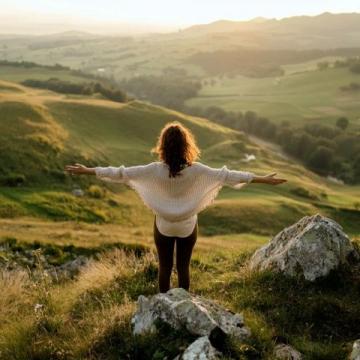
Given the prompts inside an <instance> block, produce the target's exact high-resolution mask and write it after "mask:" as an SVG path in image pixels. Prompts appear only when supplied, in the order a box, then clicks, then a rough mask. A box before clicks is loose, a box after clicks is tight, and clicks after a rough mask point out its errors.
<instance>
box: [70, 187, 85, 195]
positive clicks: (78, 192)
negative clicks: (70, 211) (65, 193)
mask: <svg viewBox="0 0 360 360" xmlns="http://www.w3.org/2000/svg"><path fill="white" fill-rule="evenodd" d="M72 194H73V195H74V196H84V191H83V190H81V189H74V190H73V191H72Z"/></svg>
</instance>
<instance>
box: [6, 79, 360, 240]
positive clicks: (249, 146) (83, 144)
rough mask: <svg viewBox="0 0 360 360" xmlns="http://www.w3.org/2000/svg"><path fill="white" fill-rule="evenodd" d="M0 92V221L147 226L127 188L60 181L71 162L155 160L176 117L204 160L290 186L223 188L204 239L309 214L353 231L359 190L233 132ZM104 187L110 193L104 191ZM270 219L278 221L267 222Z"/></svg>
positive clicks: (267, 228) (134, 108) (14, 90)
mask: <svg viewBox="0 0 360 360" xmlns="http://www.w3.org/2000/svg"><path fill="white" fill-rule="evenodd" d="M0 87H2V88H6V91H4V92H2V93H1V95H0V111H1V114H2V118H1V119H2V120H1V124H0V126H1V132H0V134H1V135H0V136H1V152H2V154H4V156H2V157H1V183H2V185H3V186H2V187H1V188H0V196H1V199H2V201H1V203H0V214H1V216H2V217H17V216H24V215H28V216H37V217H42V218H49V219H53V220H80V221H87V222H93V221H97V222H100V223H112V222H115V223H119V224H125V223H126V222H127V221H129V218H131V214H132V215H134V214H139V215H141V216H140V219H139V220H140V222H141V223H143V224H144V225H146V224H150V221H151V213H150V212H149V211H148V209H145V208H143V207H142V206H141V201H140V200H139V199H138V198H137V196H136V194H134V193H132V191H131V190H130V189H127V188H126V187H125V186H124V185H121V184H120V185H105V184H104V183H100V182H99V181H97V180H96V179H94V178H88V177H75V178H74V177H70V176H66V175H65V174H64V172H63V166H64V165H65V164H66V163H70V162H83V163H86V164H88V165H92V166H95V165H103V166H106V165H109V164H112V165H120V164H125V165H127V166H131V165H135V164H139V163H146V162H150V161H154V160H155V159H154V158H153V157H152V155H151V154H150V149H151V147H152V146H153V145H154V144H155V141H156V138H157V136H158V134H159V131H160V129H161V128H162V127H163V125H164V124H165V123H166V122H168V121H170V120H175V119H177V120H180V121H182V122H183V123H184V124H185V125H186V126H188V127H189V128H190V129H191V130H192V131H193V132H194V134H195V136H196V138H197V139H198V143H199V146H200V148H201V149H202V154H201V161H203V162H205V163H207V164H210V165H212V166H222V165H223V164H227V165H228V167H229V168H233V169H244V170H251V171H254V172H256V173H258V174H265V173H269V172H271V171H274V170H275V171H277V172H278V174H279V176H283V177H285V178H287V179H288V183H286V184H285V185H282V186H281V187H269V186H264V185H263V186H261V185H256V184H255V185H251V186H249V187H248V188H247V189H245V190H243V191H235V190H234V189H230V188H224V189H223V190H222V192H221V194H220V196H219V199H218V201H217V203H216V205H215V206H214V207H212V208H209V209H207V210H206V211H205V212H204V213H203V214H202V215H201V217H200V221H201V223H203V224H204V225H206V226H204V227H203V230H201V231H203V233H204V234H207V235H220V234H232V233H255V234H258V235H270V234H273V233H274V231H278V230H280V229H281V228H282V227H284V226H286V225H289V224H291V223H292V222H294V221H296V219H298V218H299V217H301V216H302V215H305V214H311V213H314V212H315V211H320V212H323V213H324V214H329V215H332V216H334V217H335V218H336V219H338V220H339V221H341V222H343V223H344V226H345V228H346V230H347V231H349V232H350V233H352V234H356V233H357V231H358V230H359V228H358V226H359V225H358V222H357V221H356V216H357V215H358V210H357V208H358V204H357V202H356V194H357V193H358V191H359V189H358V187H348V186H341V185H334V184H332V183H330V182H328V181H327V180H325V179H323V178H321V177H319V176H317V175H315V174H314V173H312V172H310V171H308V170H305V169H304V168H303V167H302V166H300V165H296V164H294V163H293V162H292V160H289V159H288V160H287V159H285V158H283V157H281V156H280V154H276V152H273V151H270V150H269V149H266V150H265V149H263V148H261V147H260V146H259V145H256V144H254V143H251V141H250V140H249V139H248V138H247V137H246V136H245V135H244V134H242V133H240V132H238V131H234V130H231V129H228V128H225V127H222V126H220V125H216V124H214V123H212V122H210V121H208V120H206V119H203V118H196V117H191V116H186V115H184V114H181V113H179V112H175V111H172V110H169V109H165V108H162V107H158V106H153V105H149V104H145V103H141V102H138V101H132V102H129V103H126V104H119V103H115V102H111V101H107V100H104V99H90V98H87V97H82V96H76V97H71V96H67V95H59V94H55V93H51V92H47V91H43V90H34V89H29V88H26V87H24V86H21V85H17V84H14V83H10V82H4V81H2V82H1V83H0ZM245 153H248V154H254V155H255V156H256V161H253V162H250V163H246V162H244V160H243V159H244V154H245ZM94 185H96V186H97V187H98V188H99V189H98V188H97V187H96V186H95V187H94ZM14 186H15V187H14ZM105 186H108V187H109V189H110V190H108V191H102V189H103V188H105ZM74 187H82V188H83V189H84V190H85V191H86V196H84V197H80V198H77V197H75V196H73V195H72V194H71V191H72V189H73V188H74ZM304 190H305V191H304ZM114 191H115V192H114ZM127 212H128V214H127ZM269 213H271V214H273V215H274V216H275V217H276V218H277V221H276V222H274V221H268V220H269V217H266V214H269ZM145 214H146V215H145ZM259 214H264V216H259ZM239 218H241V219H243V221H241V222H239V221H238V220H237V219H239Z"/></svg>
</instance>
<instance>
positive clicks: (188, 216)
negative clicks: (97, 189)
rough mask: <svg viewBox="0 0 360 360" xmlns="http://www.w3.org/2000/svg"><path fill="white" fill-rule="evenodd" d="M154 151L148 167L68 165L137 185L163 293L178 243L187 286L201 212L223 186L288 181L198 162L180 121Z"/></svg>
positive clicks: (72, 169)
mask: <svg viewBox="0 0 360 360" xmlns="http://www.w3.org/2000/svg"><path fill="white" fill-rule="evenodd" d="M152 152H153V153H156V154H158V156H159V161H154V162H151V163H149V164H146V165H136V166H129V167H125V166H124V165H121V166H119V167H114V166H107V167H100V166H99V167H94V168H88V167H86V166H84V165H81V164H75V165H68V166H66V167H65V170H66V171H68V172H69V173H71V174H89V175H96V176H97V178H99V179H102V180H104V181H111V182H119V183H124V184H127V185H128V186H130V187H131V188H132V189H134V190H135V191H136V192H137V193H138V195H139V196H140V198H141V199H142V200H143V202H144V204H145V205H146V206H147V207H149V208H150V209H151V210H152V212H153V213H154V214H155V218H154V225H153V227H154V240H155V245H156V249H157V252H158V258H159V277H158V280H159V291H160V292H166V291H168V290H169V288H170V276H171V271H172V268H173V257H174V247H175V245H176V268H177V273H178V287H182V288H184V289H186V290H189V287H190V274H189V266H190V259H191V255H192V251H193V248H194V245H195V243H196V240H197V233H198V222H197V220H198V217H197V214H198V213H199V212H200V211H202V210H204V209H205V208H206V207H207V206H209V205H210V204H211V203H212V202H213V201H214V199H215V198H216V196H217V195H218V192H219V191H220V189H221V188H222V187H223V186H224V185H227V186H230V187H232V188H234V189H240V188H242V187H243V186H244V185H246V184H250V183H263V184H270V185H277V184H281V183H283V182H285V181H286V180H285V179H278V178H275V175H276V173H272V174H269V175H266V176H258V175H255V174H254V173H252V172H247V171H238V170H229V169H228V168H227V167H226V165H224V166H223V167H221V168H212V167H209V166H207V165H205V164H202V163H201V162H197V161H196V160H197V158H198V157H199V155H200V150H199V148H198V147H197V145H196V141H195V138H194V136H193V134H192V133H191V131H190V130H189V129H187V128H186V127H185V126H184V125H182V124H181V123H180V122H178V121H174V122H170V123H168V124H166V125H165V126H164V128H163V129H162V130H161V133H160V136H159V138H158V142H157V145H156V147H155V148H153V149H152Z"/></svg>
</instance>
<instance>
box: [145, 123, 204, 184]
mask: <svg viewBox="0 0 360 360" xmlns="http://www.w3.org/2000/svg"><path fill="white" fill-rule="evenodd" d="M151 152H152V153H156V154H158V155H159V160H161V161H163V162H165V163H166V164H167V165H168V167H169V177H175V176H179V175H181V174H180V171H181V170H182V169H184V168H185V167H186V166H191V164H192V162H193V161H195V160H196V159H197V158H198V157H199V156H200V150H199V148H198V147H197V145H196V141H195V137H194V135H193V133H192V132H191V131H190V130H189V129H188V128H186V127H185V126H184V125H183V124H181V123H180V122H179V121H172V122H169V123H167V124H165V126H164V127H163V128H162V130H161V132H160V135H159V138H158V141H157V144H156V146H155V147H154V148H153V149H151Z"/></svg>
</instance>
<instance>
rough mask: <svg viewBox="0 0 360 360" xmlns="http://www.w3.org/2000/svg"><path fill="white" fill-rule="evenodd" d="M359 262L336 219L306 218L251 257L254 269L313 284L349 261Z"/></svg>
mask: <svg viewBox="0 0 360 360" xmlns="http://www.w3.org/2000/svg"><path fill="white" fill-rule="evenodd" d="M351 257H353V258H356V259H359V255H358V253H357V252H356V251H355V249H354V247H353V245H352V243H351V241H350V240H349V238H348V236H347V235H346V234H345V233H344V232H343V229H342V227H341V226H340V225H339V224H338V223H336V222H335V221H334V220H331V219H329V218H326V217H324V216H321V215H320V214H316V215H314V216H305V217H303V218H302V219H301V220H299V221H298V222H297V223H295V224H294V225H291V226H289V227H287V228H285V229H284V230H282V231H281V232H279V233H278V234H277V235H276V236H275V237H274V238H273V239H272V240H271V241H270V243H269V244H268V245H265V246H264V247H262V248H260V249H259V250H257V251H256V252H255V254H254V255H253V256H252V257H251V259H250V262H249V267H250V269H251V270H264V269H271V270H274V271H280V272H283V273H285V274H287V275H290V276H295V275H299V274H300V275H303V276H304V277H305V279H306V280H309V281H314V280H315V279H317V278H319V277H323V276H326V275H328V274H329V272H330V271H331V270H334V269H337V268H338V267H339V265H340V264H344V263H346V262H347V261H348V259H349V258H351Z"/></svg>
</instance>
